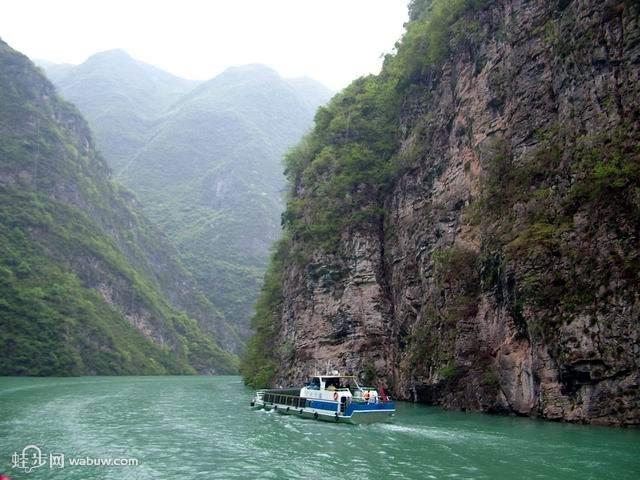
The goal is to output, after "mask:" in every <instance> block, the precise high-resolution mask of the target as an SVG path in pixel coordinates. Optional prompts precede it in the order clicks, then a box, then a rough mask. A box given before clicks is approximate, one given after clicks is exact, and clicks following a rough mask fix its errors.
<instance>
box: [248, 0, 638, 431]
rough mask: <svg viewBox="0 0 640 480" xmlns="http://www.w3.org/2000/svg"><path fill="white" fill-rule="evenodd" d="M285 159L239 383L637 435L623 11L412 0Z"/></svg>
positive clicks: (633, 98)
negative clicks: (380, 389)
mask: <svg viewBox="0 0 640 480" xmlns="http://www.w3.org/2000/svg"><path fill="white" fill-rule="evenodd" d="M410 18H411V21H410V22H409V23H408V24H407V25H406V32H405V34H404V36H403V38H402V39H401V41H400V42H398V44H397V45H396V51H395V53H394V54H391V55H388V56H387V57H386V59H385V62H384V66H383V68H382V71H381V73H380V74H379V75H377V76H368V77H364V78H360V79H358V80H356V81H354V82H353V83H352V84H351V85H350V86H349V87H348V88H347V89H345V90H344V91H343V92H341V93H340V94H338V95H337V96H336V97H334V98H333V99H332V101H331V102H330V103H329V104H328V105H327V106H326V107H323V108H321V109H320V110H319V111H318V113H317V115H316V117H315V128H314V129H313V131H312V132H311V133H310V134H309V135H308V136H307V137H306V138H305V139H304V140H303V141H302V143H301V144H300V145H298V147H297V148H296V149H295V150H293V151H292V153H290V154H289V155H288V157H287V159H286V172H287V176H288V180H289V198H288V203H287V209H286V212H285V214H284V215H283V218H284V220H285V225H286V229H285V235H284V238H283V239H282V240H281V241H280V242H279V243H278V246H277V249H276V251H275V253H274V255H273V257H272V259H271V264H270V267H269V270H268V273H267V275H266V279H265V285H264V288H263V290H262V294H261V296H260V299H259V301H258V304H257V315H256V317H255V319H254V327H255V329H256V332H257V333H256V335H255V336H254V337H253V338H252V340H251V341H250V343H249V346H248V354H247V357H246V359H245V362H244V367H243V371H244V375H245V379H246V381H247V382H248V383H251V384H254V385H265V384H269V383H277V384H295V383H298V382H300V381H303V380H304V378H305V377H306V375H307V374H309V373H310V372H311V371H312V370H313V368H314V366H315V365H316V364H317V365H323V364H326V362H327V361H331V363H332V365H333V366H334V367H336V368H339V369H341V370H346V371H352V372H355V373H358V372H359V373H361V374H362V376H363V377H364V378H365V380H366V381H372V380H373V379H376V378H377V379H383V381H384V382H385V383H386V384H387V385H388V386H389V387H391V388H392V389H393V392H394V393H395V395H396V396H397V397H399V398H403V399H411V400H414V401H420V402H426V403H432V404H442V405H445V406H447V407H451V408H461V409H467V410H483V411H491V412H505V413H515V414H519V415H533V416H540V417H544V418H549V419H556V420H567V421H576V422H594V423H616V424H639V423H640V349H639V348H638V346H639V345H640V324H639V323H638V318H639V315H640V297H639V292H640V243H639V242H640V24H639V22H640V5H639V4H638V2H634V1H610V2H600V1H595V0H587V1H572V0H563V1H542V0H532V1H526V2H522V1H512V0H498V1H484V0H455V1H452V0H433V1H431V0H412V1H411V3H410Z"/></svg>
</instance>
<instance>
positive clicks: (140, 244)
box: [0, 41, 238, 375]
mask: <svg viewBox="0 0 640 480" xmlns="http://www.w3.org/2000/svg"><path fill="white" fill-rule="evenodd" d="M222 320H223V319H222V315H221V314H220V313H219V312H217V311H216V310H215V308H214V307H213V306H212V305H211V303H210V302H209V301H208V300H207V299H206V298H205V297H204V296H203V295H202V293H201V291H200V290H199V289H198V288H197V286H196V284H195V282H194V281H193V279H192V277H191V276H190V275H189V274H188V273H187V272H186V271H185V270H184V268H183V267H182V266H181V265H180V264H179V263H178V262H177V260H176V258H175V251H174V250H173V248H172V247H170V246H169V244H168V243H167V242H166V241H165V240H164V238H163V236H162V235H161V234H160V233H159V231H158V230H157V229H156V228H155V227H154V226H153V225H152V224H151V223H150V222H149V221H148V220H147V219H146V218H145V216H144V215H143V214H141V213H140V210H139V209H138V207H137V206H136V204H135V202H134V200H133V198H132V195H131V194H130V193H128V192H127V191H126V190H124V189H122V187H119V186H118V185H117V184H115V183H113V182H112V180H111V173H110V169H109V168H108V166H107V165H106V164H105V162H104V161H103V159H102V158H101V157H100V155H99V154H98V153H97V151H96V149H95V147H94V142H93V139H92V136H91V132H90V130H89V127H88V125H87V123H86V122H85V120H84V119H83V118H82V116H81V115H80V114H79V113H78V111H77V110H76V109H75V107H73V106H72V105H71V104H69V103H67V102H66V101H64V100H62V99H61V98H60V97H59V95H58V93H57V92H56V90H55V89H54V87H53V85H52V84H51V83H50V82H49V81H48V80H47V79H46V78H45V76H44V75H43V74H42V73H41V71H40V70H38V69H37V68H36V67H35V66H34V65H33V64H32V62H31V61H30V60H29V59H28V58H26V57H25V56H23V55H22V54H20V53H18V52H16V51H15V50H13V49H11V48H10V47H9V46H8V45H7V44H6V43H4V42H2V41H0V324H1V326H0V375H73V374H140V373H194V372H196V371H197V372H209V373H211V372H218V373H222V372H231V371H233V370H234V369H235V359H234V357H233V355H231V354H229V353H227V352H226V351H224V350H223V348H221V344H222V345H225V347H226V348H235V347H236V346H237V342H238V339H237V336H236V335H235V332H234V331H233V330H232V329H229V328H228V327H227V325H226V324H225V323H224V322H223V321H222ZM212 332H215V333H212Z"/></svg>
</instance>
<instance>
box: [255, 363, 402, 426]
mask: <svg viewBox="0 0 640 480" xmlns="http://www.w3.org/2000/svg"><path fill="white" fill-rule="evenodd" d="M251 406H252V407H254V408H263V409H265V410H274V411H277V412H278V413H283V414H286V415H297V416H300V417H306V418H314V419H316V420H325V421H331V422H345V423H356V424H358V423H374V422H381V421H385V420H390V419H391V417H393V416H394V414H395V412H396V405H395V403H394V402H393V401H392V400H391V399H390V398H389V397H388V396H387V395H386V394H385V392H384V389H381V390H380V391H378V390H377V389H376V388H373V387H361V386H360V385H359V384H358V382H357V380H356V377H354V376H352V375H339V374H338V373H337V372H332V374H330V375H316V376H313V377H311V379H310V381H309V383H308V384H307V385H304V386H303V387H302V388H294V389H291V388H290V389H285V388H279V389H268V390H258V391H257V392H256V395H255V397H254V398H253V400H252V401H251Z"/></svg>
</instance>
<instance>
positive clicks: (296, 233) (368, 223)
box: [243, 0, 486, 385]
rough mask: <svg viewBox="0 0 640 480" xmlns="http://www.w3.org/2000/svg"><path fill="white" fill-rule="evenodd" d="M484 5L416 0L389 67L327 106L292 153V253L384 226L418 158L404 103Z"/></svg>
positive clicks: (251, 374)
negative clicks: (403, 145) (392, 197)
mask: <svg viewBox="0 0 640 480" xmlns="http://www.w3.org/2000/svg"><path fill="white" fill-rule="evenodd" d="M485 3H486V2H484V1H482V0H454V1H451V0H434V1H430V0H414V1H412V2H411V4H410V18H411V21H410V22H409V23H408V24H407V25H406V32H405V34H404V36H403V37H402V39H401V40H400V41H399V42H398V43H397V44H396V52H395V54H389V55H387V56H386V58H385V62H384V65H383V68H382V71H381V73H380V74H379V75H375V76H374V75H371V76H368V77H364V78H360V79H358V80H356V81H354V82H353V83H352V84H351V85H350V86H349V87H347V88H346V89H345V90H344V91H342V92H341V93H340V94H338V95H336V96H335V97H334V98H333V99H332V100H331V102H330V103H329V104H328V105H327V106H325V107H321V108H320V109H319V110H318V112H317V114H316V117H315V127H314V129H313V130H312V131H311V132H310V133H309V134H308V135H307V136H306V137H305V138H304V139H303V140H302V142H301V143H300V144H298V146H296V147H295V148H294V149H293V150H291V151H290V152H289V154H288V155H287V156H286V158H285V174H286V176H287V179H288V182H289V186H290V192H289V198H288V202H287V208H286V211H285V213H284V214H283V216H282V219H283V224H284V226H285V229H286V232H287V235H289V236H290V238H291V239H292V241H288V240H284V241H283V242H284V245H286V246H283V245H281V246H280V248H279V251H280V250H281V249H284V248H292V249H293V248H295V250H294V251H292V252H289V256H290V258H291V259H292V260H291V261H305V260H307V259H308V258H309V256H310V255H311V254H312V253H313V252H314V251H316V250H317V249H320V250H321V251H324V252H328V253H336V251H337V248H338V246H339V239H340V236H341V235H342V234H343V232H344V231H345V230H348V229H352V228H359V229H362V228H372V229H377V230H381V229H382V223H383V215H384V212H383V208H382V200H383V198H384V194H385V192H387V191H388V189H389V188H390V187H391V186H392V185H393V183H394V182H395V180H396V179H397V178H398V177H399V175H400V174H401V173H403V172H404V171H405V169H406V168H407V166H408V162H410V161H413V160H415V159H414V158H412V152H401V151H399V146H400V140H401V136H402V132H401V131H400V119H399V115H400V108H401V105H402V102H403V100H404V98H405V97H406V95H407V93H408V92H409V91H410V87H411V85H412V83H413V82H416V81H418V79H419V78H420V77H421V76H424V75H425V73H426V72H427V71H428V70H429V69H431V68H437V65H438V64H439V63H440V62H441V61H442V60H443V59H444V58H445V57H446V56H447V54H448V53H449V52H451V51H452V50H453V49H455V48H459V47H460V46H462V45H463V44H465V41H466V40H467V39H466V37H465V35H464V34H465V32H466V31H465V30H464V28H462V27H460V28H452V26H454V25H455V23H456V22H457V21H458V20H459V19H460V18H461V16H462V15H463V14H464V13H465V12H467V11H468V10H470V9H475V8H480V7H482V6H483V5H484V4H485ZM287 238H288V237H287ZM294 246H295V247H294ZM279 258H280V257H279V256H278V255H275V256H274V257H273V258H272V262H271V265H270V267H269V271H268V272H267V278H268V279H269V280H270V283H271V284H270V285H269V286H268V288H266V287H265V288H264V289H263V291H262V294H261V297H260V301H259V305H260V308H259V310H258V311H257V313H256V316H255V318H254V319H253V325H254V328H256V329H257V331H258V334H257V335H256V336H255V337H254V338H253V339H252V340H251V342H250V344H249V346H248V350H247V355H246V358H245V361H244V369H243V372H244V377H245V381H246V382H247V383H249V384H252V385H264V384H267V383H269V382H270V381H271V378H270V377H269V373H270V372H272V366H271V362H272V360H271V358H272V357H271V352H273V350H272V348H273V347H272V344H273V341H274V336H275V335H276V334H277V332H275V331H274V327H273V324H274V318H276V317H277V316H278V314H279V309H280V308H281V301H282V300H281V297H282V292H281V288H282V282H281V281H280V282H278V279H279V278H280V276H281V273H278V272H282V269H283V268H284V267H283V265H282V263H281V260H280V259H279ZM250 364H255V365H256V366H255V367H251V365H250ZM259 365H269V366H268V367H266V368H265V369H264V370H260V369H259Z"/></svg>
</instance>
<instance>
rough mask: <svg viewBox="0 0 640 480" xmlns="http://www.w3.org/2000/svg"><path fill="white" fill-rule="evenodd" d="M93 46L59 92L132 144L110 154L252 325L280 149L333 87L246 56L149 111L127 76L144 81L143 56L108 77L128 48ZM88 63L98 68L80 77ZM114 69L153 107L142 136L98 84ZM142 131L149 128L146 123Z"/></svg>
mask: <svg viewBox="0 0 640 480" xmlns="http://www.w3.org/2000/svg"><path fill="white" fill-rule="evenodd" d="M96 57H98V58H97V59H96V58H95V57H92V58H94V59H95V60H96V61H97V60H100V61H101V66H100V68H97V67H96V65H95V62H87V64H83V65H81V66H78V67H76V68H75V69H74V71H72V72H70V73H69V74H68V75H67V76H66V78H65V79H64V80H61V81H60V82H59V85H60V87H61V88H62V92H63V93H64V94H65V95H66V96H67V97H68V98H70V99H72V100H73V101H74V102H77V104H78V107H79V108H80V110H81V111H83V113H86V114H87V116H88V118H89V119H90V120H91V119H93V122H92V125H93V126H94V128H95V129H96V131H97V132H98V139H99V140H100V139H101V138H102V139H106V138H109V142H110V143H111V144H119V143H121V142H122V143H124V144H126V145H129V146H130V147H131V148H129V149H127V150H126V152H127V155H129V157H128V158H127V160H126V161H124V158H125V155H123V153H125V151H124V150H122V151H118V152H116V151H115V149H113V148H107V149H105V150H104V153H105V158H106V160H107V161H108V162H109V163H110V164H111V165H112V166H113V167H114V170H115V171H116V175H117V178H118V180H119V181H121V182H123V183H124V184H125V185H126V186H127V187H129V188H130V189H131V190H132V191H133V192H135V194H136V195H137V197H138V198H139V199H140V202H141V204H142V206H143V208H144V210H145V213H147V214H148V216H149V217H150V219H151V220H152V221H153V222H154V223H155V224H156V225H159V226H160V228H161V229H162V231H163V232H164V233H166V235H167V236H168V237H169V238H170V239H171V240H172V241H173V243H174V244H175V245H176V247H177V249H178V251H179V252H180V258H181V260H182V262H183V263H184V265H185V267H186V268H187V269H188V270H189V271H190V272H192V274H193V275H194V277H195V278H196V280H197V281H198V283H199V284H200V285H201V286H202V288H203V290H204V291H205V293H206V295H207V298H208V299H209V300H210V301H211V302H212V303H214V304H215V305H216V306H218V307H219V308H220V309H221V310H222V312H223V313H224V316H225V318H226V319H227V320H228V321H229V322H231V323H232V324H234V325H236V326H238V329H239V332H240V334H241V336H243V337H246V335H248V319H249V317H250V316H251V313H252V306H253V303H254V301H255V298H256V294H257V293H256V292H257V291H258V289H259V285H260V283H261V279H262V275H263V273H264V269H265V266H266V259H267V257H268V255H269V248H270V245H271V243H272V242H273V241H274V240H275V239H276V238H277V237H278V235H279V233H280V213H281V211H282V208H283V204H282V198H281V191H282V189H283V185H284V180H283V176H282V173H281V171H282V167H281V158H282V156H283V154H284V153H285V152H286V150H287V149H288V148H289V147H290V146H291V145H293V144H294V143H295V142H296V141H297V140H298V139H299V138H300V137H301V136H302V134H303V133H304V132H305V131H306V130H307V128H308V127H309V126H310V125H311V121H312V117H313V114H314V112H315V109H316V108H317V107H318V106H319V105H320V104H321V103H324V102H325V101H326V100H328V98H329V96H330V95H331V92H330V91H329V90H327V89H326V88H325V87H324V86H322V85H321V84H319V83H317V82H315V81H313V80H311V79H308V78H301V79H293V80H286V79H283V78H281V77H280V76H279V75H278V74H277V73H276V72H274V71H273V70H271V69H269V68H267V67H265V66H262V65H248V66H244V67H236V68H230V69H228V70H227V71H225V72H224V73H222V74H221V75H219V76H217V77H215V78H214V79H212V80H210V81H207V82H204V83H201V84H200V85H197V86H196V87H195V88H193V89H191V90H190V91H189V92H188V93H186V94H185V95H184V96H182V97H181V98H179V99H178V100H177V101H175V103H173V104H171V106H168V105H169V104H170V103H171V101H172V100H175V96H173V95H169V94H167V91H168V89H165V94H166V96H165V98H164V103H160V102H159V103H158V106H162V107H163V108H166V107H168V108H166V109H165V110H164V111H161V109H157V110H155V111H154V112H152V111H150V109H149V108H147V107H144V104H145V102H146V100H145V99H141V98H139V93H140V90H141V89H133V88H131V87H130V86H131V85H133V84H136V83H137V82H139V81H140V76H139V75H137V74H136V72H137V71H138V67H135V68H134V66H132V65H131V64H132V62H134V63H135V61H133V60H131V59H130V58H129V59H128V64H127V65H128V67H127V68H129V69H132V70H133V71H129V70H127V68H125V67H124V66H123V67H122V70H121V71H120V73H119V75H118V77H117V78H116V79H113V78H111V77H109V78H108V80H104V79H102V77H104V76H106V73H105V71H107V72H110V71H111V70H112V68H111V67H110V62H112V61H117V62H116V64H117V65H120V62H121V60H122V59H121V58H120V57H121V54H118V55H115V54H113V53H112V54H110V55H106V54H104V55H102V56H96ZM112 57H116V58H115V59H114V58H112ZM122 65H124V63H123V64H122ZM147 67H148V66H147ZM148 68H150V69H152V68H153V67H148ZM80 71H82V72H89V71H91V72H92V73H91V74H89V73H85V74H83V76H82V77H81V79H80V80H78V79H76V76H77V75H79V73H78V72H80ZM154 71H155V70H154ZM84 78H86V79H91V82H88V81H85V80H84ZM105 81H108V82H109V85H110V88H109V89H108V91H109V92H116V93H117V94H118V95H120V94H124V93H123V92H126V96H127V97H128V98H130V99H131V101H132V103H135V104H137V105H142V106H138V107H136V110H137V111H142V112H147V113H146V114H147V115H148V117H149V118H151V117H153V116H154V115H156V118H155V120H153V122H151V123H152V124H151V125H150V124H145V126H144V128H147V127H149V128H148V133H147V137H146V139H145V140H144V141H139V142H137V143H135V142H133V143H129V142H128V140H127V139H128V138H129V136H130V134H131V132H136V129H135V128H129V126H128V122H127V120H126V115H125V116H124V117H123V118H124V120H122V121H115V120H117V119H118V118H119V117H120V116H122V115H123V110H119V111H114V110H113V109H112V107H111V105H112V103H113V102H112V100H111V96H110V94H109V95H107V94H105V89H103V88H102V87H101V85H102V83H103V82H105ZM148 81H149V80H148V79H147V82H148ZM111 82H113V83H111ZM78 90H80V91H78ZM142 90H146V88H145V89H142ZM175 91H177V90H174V92H175ZM159 93H160V92H159V90H158V94H159ZM87 99H90V101H89V100H87ZM136 122H138V123H140V122H139V121H138V120H136ZM112 127H113V128H112ZM135 136H136V138H137V139H139V140H140V139H141V138H142V135H141V134H140V132H139V131H138V132H137V133H135ZM98 143H99V144H100V142H98ZM104 143H105V142H104V141H103V144H104ZM134 144H135V145H134ZM134 150H135V153H131V152H133V151H134Z"/></svg>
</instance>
